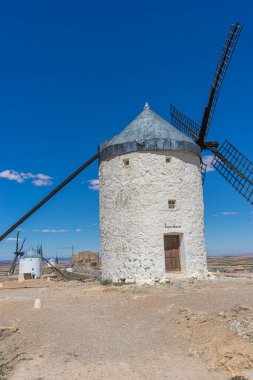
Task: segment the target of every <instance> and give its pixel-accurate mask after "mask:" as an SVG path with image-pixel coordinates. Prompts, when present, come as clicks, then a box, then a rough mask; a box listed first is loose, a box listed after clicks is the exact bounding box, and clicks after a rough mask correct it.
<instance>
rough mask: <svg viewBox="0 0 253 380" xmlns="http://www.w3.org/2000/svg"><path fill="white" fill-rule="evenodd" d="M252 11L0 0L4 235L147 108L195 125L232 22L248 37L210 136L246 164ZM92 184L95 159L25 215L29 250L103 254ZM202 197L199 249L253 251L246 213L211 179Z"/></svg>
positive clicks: (0, 218)
mask: <svg viewBox="0 0 253 380" xmlns="http://www.w3.org/2000/svg"><path fill="white" fill-rule="evenodd" d="M252 14H253V5H252V2H251V1H233V0H230V1H225V0H220V1H203V0H201V1H200V0H196V1H178V2H176V1H168V0H167V1H161V0H158V1H155V2H149V1H132V0H130V1H127V2H120V1H112V0H108V1H106V2H105V1H96V2H91V1H89V2H88V1H75V0H72V1H63V0H61V1H57V0H55V1H47V0H44V1H22V2H21V1H8V2H1V5H0V33H1V45H0V82H1V86H0V126H1V138H0V172H1V173H3V172H4V173H5V174H4V175H3V176H2V177H1V178H0V231H1V232H3V231H4V230H5V229H7V228H8V227H9V226H10V225H11V224H12V223H13V222H14V221H16V219H17V218H19V217H20V216H22V214H23V213H25V212H26V211H27V210H28V209H29V208H30V207H31V206H33V205H34V204H35V203H36V202H38V201H39V200H40V199H41V198H42V197H43V196H45V195H46V194H47V193H48V192H49V191H50V190H51V189H52V188H53V186H54V185H56V184H58V183H59V182H60V181H61V180H63V179H64V178H65V177H66V176H67V175H68V174H70V173H71V172H72V171H73V170H75V169H76V168H77V167H78V166H79V165H81V164H82V163H83V162H84V161H86V159H87V158H89V157H90V156H91V155H93V154H94V153H96V151H97V145H98V143H100V142H102V141H104V140H105V139H107V138H109V137H111V136H113V135H115V134H116V133H118V132H119V131H120V130H122V129H123V128H124V127H125V126H126V125H127V124H128V123H129V122H130V121H131V120H132V119H133V118H135V117H136V115H137V114H138V113H139V112H140V111H141V110H142V108H143V105H144V103H145V102H146V101H149V103H150V105H151V108H152V109H153V110H154V111H155V112H157V113H159V114H160V115H161V116H163V117H164V118H165V119H167V120H168V119H169V104H170V102H171V103H173V104H175V105H176V106H177V107H178V108H180V109H181V110H182V111H183V112H185V113H186V114H188V116H190V117H192V118H193V119H195V121H197V122H200V119H201V115H202V111H203V107H204V105H205V103H206V100H207V96H208V92H209V88H210V85H211V81H212V78H213V75H214V70H215V67H216V64H217V61H218V57H219V55H220V51H221V47H222V45H223V42H224V39H225V36H226V34H227V32H228V29H229V26H230V24H231V23H232V22H236V21H239V22H240V23H242V24H243V26H244V29H243V31H242V34H241V37H240V39H239V43H238V46H237V48H236V51H235V54H234V56H233V59H232V62H231V64H230V67H229V71H228V73H227V76H226V78H225V81H224V85H223V88H222V91H221V94H220V98H219V102H218V106H217V109H216V113H215V117H214V119H213V124H212V129H211V132H210V138H213V139H218V140H219V141H220V142H223V141H224V140H225V139H226V138H228V139H229V141H230V142H231V143H233V144H235V145H236V146H237V148H238V149H239V150H241V151H242V152H243V153H244V154H245V155H246V156H247V157H249V158H250V159H251V160H252V159H253V151H252V135H253V133H252V128H253V126H252V105H253V99H252V87H253V76H252V67H253V52H252V51H253V50H252V44H253V23H252ZM8 170H10V171H11V170H13V171H15V172H16V173H14V172H6V171H8ZM27 173H29V174H27ZM38 174H43V175H44V176H38ZM4 176H5V177H11V178H13V179H12V180H10V179H8V178H3V177H4ZM47 176H48V177H52V178H48V177H47ZM97 178H98V165H97V163H95V164H93V165H92V166H91V167H90V168H89V169H88V170H87V171H85V172H84V173H82V174H81V175H80V176H79V177H77V178H76V179H75V180H74V181H73V182H72V183H71V184H69V185H68V186H67V187H66V188H65V189H64V190H63V191H61V193H59V194H58V195H57V196H56V197H55V198H53V199H52V200H51V201H50V202H49V203H48V204H46V205H45V206H44V207H43V208H42V209H41V210H40V211H38V212H37V213H36V214H35V215H34V216H32V217H31V218H30V219H28V220H27V221H26V222H25V223H24V224H23V226H22V228H23V229H24V230H25V231H24V232H22V235H23V236H27V240H28V243H27V246H28V245H30V244H34V245H36V244H37V243H40V242H42V243H43V245H44V249H45V251H46V254H47V256H53V255H54V254H55V252H56V250H57V251H58V255H59V256H64V255H65V256H68V255H69V254H70V251H71V250H70V249H69V250H68V249H65V250H62V249H59V248H58V247H69V246H71V245H72V244H74V245H76V246H78V249H93V250H97V249H100V244H99V224H98V223H99V220H98V192H97V191H96V190H91V189H89V182H88V181H89V180H91V179H97ZM50 183H53V184H52V185H50ZM204 196H205V220H206V241H207V251H208V252H209V253H214V252H216V253H241V252H253V213H252V211H253V208H252V206H250V204H249V203H247V202H246V201H245V200H244V199H243V198H242V197H241V196H240V195H239V194H238V193H237V192H236V191H235V190H234V189H233V188H232V187H231V186H230V185H229V184H227V183H226V182H225V180H224V179H223V178H222V177H220V175H219V174H218V173H216V172H210V173H208V174H207V178H206V182H205V190H204ZM224 212H225V213H227V214H222V213H224ZM76 230H78V231H79V230H81V231H79V232H77V231H76ZM34 231H35V232H34ZM42 231H44V232H42ZM50 231H51V232H50ZM52 231H56V232H52ZM60 231H61V232H60ZM14 236H15V234H14V233H13V234H11V235H10V238H13V237H14ZM13 249H14V242H13V241H11V240H9V241H5V242H2V243H0V254H1V258H10V257H12V251H13Z"/></svg>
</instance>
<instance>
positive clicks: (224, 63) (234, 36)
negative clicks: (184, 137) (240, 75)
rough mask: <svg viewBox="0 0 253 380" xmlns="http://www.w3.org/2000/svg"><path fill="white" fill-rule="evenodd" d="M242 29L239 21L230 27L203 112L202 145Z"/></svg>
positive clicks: (200, 140) (200, 137)
mask: <svg viewBox="0 0 253 380" xmlns="http://www.w3.org/2000/svg"><path fill="white" fill-rule="evenodd" d="M241 29H242V26H241V25H240V24H239V23H236V24H232V25H231V27H230V31H229V33H228V35H227V38H226V41H225V44H224V46H223V49H222V52H221V55H220V59H219V61H218V65H217V69H216V72H215V77H214V81H213V84H212V87H211V90H210V95H209V100H208V103H207V106H206V108H205V110H204V114H203V118H202V122H201V130H200V135H199V144H200V145H202V144H203V142H204V140H205V138H206V136H207V133H208V131H209V128H210V125H211V121H212V118H213V114H214V111H215V107H216V103H217V99H218V96H219V93H220V89H221V85H222V82H223V79H224V77H225V74H226V72H227V69H228V66H229V62H230V60H231V57H232V54H233V51H234V49H235V46H236V43H237V41H238V38H239V36H240V33H241Z"/></svg>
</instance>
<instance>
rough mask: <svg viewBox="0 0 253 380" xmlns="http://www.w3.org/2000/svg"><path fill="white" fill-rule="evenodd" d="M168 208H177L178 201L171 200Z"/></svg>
mask: <svg viewBox="0 0 253 380" xmlns="http://www.w3.org/2000/svg"><path fill="white" fill-rule="evenodd" d="M168 207H169V208H176V200H175V199H169V200H168Z"/></svg>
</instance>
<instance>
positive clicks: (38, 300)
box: [34, 298, 41, 309]
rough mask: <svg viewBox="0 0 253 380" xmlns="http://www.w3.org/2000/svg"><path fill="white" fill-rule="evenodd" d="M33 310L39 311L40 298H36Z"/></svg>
mask: <svg viewBox="0 0 253 380" xmlns="http://www.w3.org/2000/svg"><path fill="white" fill-rule="evenodd" d="M34 309H41V300H40V298H37V299H36V300H35V301H34Z"/></svg>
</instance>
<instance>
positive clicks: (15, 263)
mask: <svg viewBox="0 0 253 380" xmlns="http://www.w3.org/2000/svg"><path fill="white" fill-rule="evenodd" d="M19 233H20V232H19V231H18V233H17V239H16V250H15V252H14V255H15V257H14V259H13V261H12V263H11V267H10V270H9V272H8V273H9V275H13V273H14V271H15V268H16V265H17V260H18V257H19V256H20V255H21V253H22V249H23V246H24V244H25V241H26V238H24V239H23V241H22V243H21V246H20V247H19Z"/></svg>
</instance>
